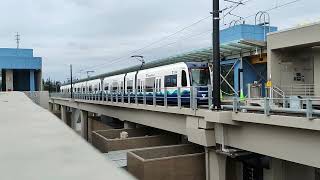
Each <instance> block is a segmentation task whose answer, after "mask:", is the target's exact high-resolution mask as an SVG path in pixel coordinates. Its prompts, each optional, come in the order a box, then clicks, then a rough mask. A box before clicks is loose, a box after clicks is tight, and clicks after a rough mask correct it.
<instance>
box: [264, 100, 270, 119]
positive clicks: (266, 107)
mask: <svg viewBox="0 0 320 180" xmlns="http://www.w3.org/2000/svg"><path fill="white" fill-rule="evenodd" d="M264 114H265V115H266V116H270V100H269V99H268V98H267V97H265V98H264Z"/></svg>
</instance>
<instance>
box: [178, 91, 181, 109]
mask: <svg viewBox="0 0 320 180" xmlns="http://www.w3.org/2000/svg"><path fill="white" fill-rule="evenodd" d="M177 98H178V108H181V87H178V91H177Z"/></svg>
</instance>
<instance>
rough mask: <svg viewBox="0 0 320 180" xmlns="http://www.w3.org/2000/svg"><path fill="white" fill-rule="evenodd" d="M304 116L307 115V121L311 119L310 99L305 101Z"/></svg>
mask: <svg viewBox="0 0 320 180" xmlns="http://www.w3.org/2000/svg"><path fill="white" fill-rule="evenodd" d="M306 106H307V107H306V108H307V109H306V114H307V118H308V119H310V120H311V119H313V118H312V101H311V99H310V98H308V99H307V100H306Z"/></svg>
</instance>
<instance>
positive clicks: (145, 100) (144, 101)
mask: <svg viewBox="0 0 320 180" xmlns="http://www.w3.org/2000/svg"><path fill="white" fill-rule="evenodd" d="M143 104H144V105H146V104H147V97H146V90H145V89H144V90H143Z"/></svg>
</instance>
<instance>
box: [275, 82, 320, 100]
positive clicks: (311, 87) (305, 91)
mask: <svg viewBox="0 0 320 180" xmlns="http://www.w3.org/2000/svg"><path fill="white" fill-rule="evenodd" d="M316 87H317V85H315V84H292V85H290V86H286V85H285V86H281V89H282V90H283V91H284V92H285V93H286V95H287V96H303V97H313V96H315V90H316Z"/></svg>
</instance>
